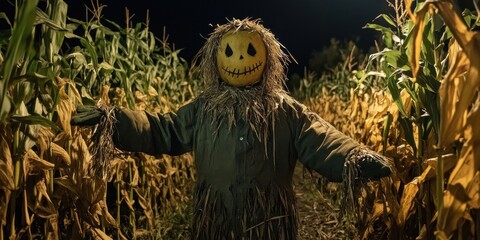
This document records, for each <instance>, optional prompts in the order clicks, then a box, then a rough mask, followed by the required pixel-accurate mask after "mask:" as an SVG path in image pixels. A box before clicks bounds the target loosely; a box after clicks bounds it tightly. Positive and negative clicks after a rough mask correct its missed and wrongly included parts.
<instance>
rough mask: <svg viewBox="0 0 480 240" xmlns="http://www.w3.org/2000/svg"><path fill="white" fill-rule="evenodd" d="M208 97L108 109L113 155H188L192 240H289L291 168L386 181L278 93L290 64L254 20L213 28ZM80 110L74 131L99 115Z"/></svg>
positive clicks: (205, 57)
mask: <svg viewBox="0 0 480 240" xmlns="http://www.w3.org/2000/svg"><path fill="white" fill-rule="evenodd" d="M196 59H197V61H198V62H199V65H198V67H199V70H200V72H201V76H202V78H203V79H204V81H205V89H204V91H203V92H201V93H200V94H199V96H198V97H196V98H195V99H194V100H193V101H191V102H190V103H188V104H186V105H184V106H183V107H181V108H180V109H179V110H178V111H177V112H176V113H173V112H172V113H167V114H154V113H148V112H144V111H131V110H128V109H115V111H114V112H115V118H116V123H115V126H114V129H115V130H114V133H113V141H114V144H115V146H116V147H117V148H119V149H121V150H126V151H132V152H144V153H147V154H152V155H159V154H169V155H179V154H183V153H187V152H193V155H194V158H195V164H196V172H197V182H196V188H195V193H194V201H195V202H194V211H195V212H194V215H193V221H192V235H191V237H192V239H296V236H297V218H296V215H297V214H296V210H295V194H294V190H293V186H292V176H293V172H294V168H295V164H296V162H297V160H299V161H300V162H301V163H302V164H303V165H304V166H305V167H306V168H308V169H311V170H314V171H317V172H318V173H320V174H322V175H323V176H325V177H327V178H328V179H329V180H330V181H334V182H341V181H342V180H343V175H344V174H345V171H347V169H348V168H350V167H348V166H353V167H354V168H355V169H358V170H359V171H358V176H357V177H359V178H364V179H374V180H376V179H379V178H381V177H384V176H388V175H389V174H390V167H389V164H388V161H386V159H385V158H384V157H383V156H381V155H378V154H377V153H375V152H373V151H370V150H368V149H367V148H365V147H362V146H360V145H359V143H357V142H355V141H354V140H352V139H351V138H349V137H347V136H345V135H344V134H342V133H341V132H339V131H338V130H336V129H335V128H334V127H332V126H331V125H330V124H328V123H327V122H325V121H324V120H323V119H321V118H320V117H319V116H318V115H316V114H315V113H313V112H311V111H310V110H308V109H307V108H306V107H305V106H303V105H302V104H300V103H299V102H297V101H296V100H294V99H293V98H292V97H290V96H289V95H288V94H287V92H286V91H285V90H284V85H285V80H286V75H285V67H286V64H287V63H288V61H289V57H288V55H287V54H285V52H284V51H283V46H282V45H281V44H280V43H279V42H278V41H277V40H276V38H275V37H274V35H273V34H272V33H271V32H270V31H269V30H268V29H266V28H264V27H263V26H262V25H261V24H260V22H259V20H250V19H244V20H238V19H234V20H231V21H228V22H227V23H226V24H224V25H219V26H217V27H216V28H215V30H214V32H213V33H211V35H210V36H209V38H208V39H207V41H206V43H205V45H204V46H203V47H202V48H201V49H200V51H199V53H198V55H197V58H196ZM86 109H88V108H80V109H78V110H77V112H78V114H77V115H76V116H75V117H74V118H73V119H72V124H74V125H80V126H85V125H93V124H97V123H99V122H100V120H101V119H102V117H104V116H105V114H104V113H105V111H104V110H101V109H98V108H96V109H91V108H90V109H89V110H86Z"/></svg>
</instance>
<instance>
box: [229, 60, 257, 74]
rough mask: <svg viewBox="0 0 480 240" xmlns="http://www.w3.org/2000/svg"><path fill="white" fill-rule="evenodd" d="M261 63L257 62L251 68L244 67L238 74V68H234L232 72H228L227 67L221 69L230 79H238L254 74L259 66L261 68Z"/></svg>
mask: <svg viewBox="0 0 480 240" xmlns="http://www.w3.org/2000/svg"><path fill="white" fill-rule="evenodd" d="M262 64H263V62H258V63H255V64H254V65H253V66H251V67H248V68H247V67H244V68H243V71H242V72H240V69H238V68H234V69H232V70H229V69H228V67H222V70H223V71H224V72H225V73H226V74H228V75H230V76H232V77H240V76H241V75H247V74H251V73H254V72H255V71H257V70H258V68H260V66H262Z"/></svg>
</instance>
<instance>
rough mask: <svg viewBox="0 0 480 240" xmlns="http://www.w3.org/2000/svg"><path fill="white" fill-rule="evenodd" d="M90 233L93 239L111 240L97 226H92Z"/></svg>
mask: <svg viewBox="0 0 480 240" xmlns="http://www.w3.org/2000/svg"><path fill="white" fill-rule="evenodd" d="M92 233H93V234H92V235H93V236H94V237H95V239H101V240H112V238H111V237H109V236H108V235H107V234H106V233H105V232H104V231H102V230H100V229H99V228H93V230H92Z"/></svg>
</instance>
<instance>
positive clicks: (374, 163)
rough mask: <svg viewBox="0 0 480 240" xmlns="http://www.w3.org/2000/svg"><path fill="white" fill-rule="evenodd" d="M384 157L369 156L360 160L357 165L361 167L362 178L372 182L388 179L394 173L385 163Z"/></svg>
mask: <svg viewBox="0 0 480 240" xmlns="http://www.w3.org/2000/svg"><path fill="white" fill-rule="evenodd" d="M381 158H384V157H383V156H378V155H377V156H375V155H371V156H369V155H367V156H364V157H363V158H361V159H359V162H358V163H357V164H358V166H359V167H360V177H362V178H366V179H372V180H378V179H380V178H382V177H387V176H389V175H390V174H391V173H392V170H390V167H389V166H388V165H387V163H386V161H384V160H383V159H381Z"/></svg>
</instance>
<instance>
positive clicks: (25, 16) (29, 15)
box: [0, 0, 38, 122]
mask: <svg viewBox="0 0 480 240" xmlns="http://www.w3.org/2000/svg"><path fill="white" fill-rule="evenodd" d="M37 4H38V0H31V1H24V2H23V4H22V5H21V9H20V10H19V16H17V17H16V19H17V21H16V22H15V24H14V26H13V31H12V37H11V39H10V42H9V44H8V49H7V54H6V56H5V59H4V61H3V63H2V65H1V66H0V76H1V77H2V78H3V79H2V80H1V81H0V122H4V121H5V119H6V117H7V114H8V113H9V112H10V108H11V102H10V99H9V97H8V95H7V90H8V87H9V86H10V81H11V77H12V73H13V70H14V68H15V65H16V64H17V63H18V61H19V60H20V59H22V58H23V57H24V54H25V52H26V50H27V47H28V44H29V41H28V40H29V39H31V35H32V31H33V22H34V20H35V9H36V7H37Z"/></svg>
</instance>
